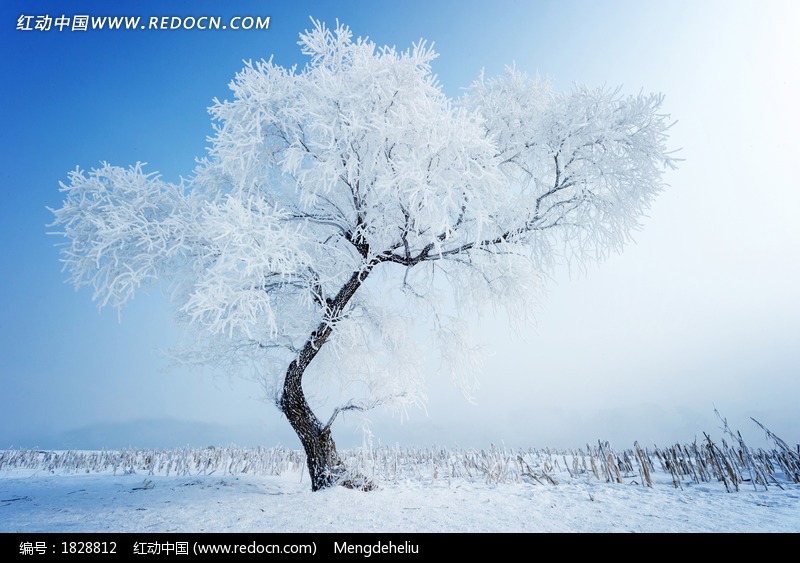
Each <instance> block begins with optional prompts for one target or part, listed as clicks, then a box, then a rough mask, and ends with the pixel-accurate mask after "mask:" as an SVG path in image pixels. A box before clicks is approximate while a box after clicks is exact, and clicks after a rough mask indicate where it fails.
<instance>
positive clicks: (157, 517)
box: [0, 468, 800, 533]
mask: <svg viewBox="0 0 800 563" xmlns="http://www.w3.org/2000/svg"><path fill="white" fill-rule="evenodd" d="M558 481H559V482H558V484H557V485H552V484H549V483H541V484H540V483H535V482H533V481H531V482H501V483H495V484H492V483H487V482H485V481H481V480H479V479H472V480H470V479H463V478H458V479H455V478H452V479H447V478H439V479H434V480H431V479H413V478H403V479H400V480H391V479H390V480H385V481H379V488H378V489H377V490H375V491H372V492H361V491H355V490H351V489H345V488H342V487H336V488H333V489H330V490H326V491H322V492H317V493H313V492H311V491H310V487H309V482H308V477H307V475H305V474H304V472H302V471H301V470H299V469H297V470H294V471H289V472H286V473H282V474H281V475H271V476H260V475H250V474H239V475H219V474H211V475H183V476H175V475H174V474H173V475H169V476H168V475H163V474H161V475H158V474H154V475H149V474H147V472H138V471H137V472H135V473H128V474H125V473H124V472H121V471H117V472H116V474H115V473H114V472H113V471H105V472H100V473H85V472H84V473H82V474H80V473H78V474H76V473H63V472H62V473H59V472H56V473H55V474H52V473H50V472H49V471H44V470H42V469H24V468H11V469H5V470H3V471H0V532H25V533H31V532H64V533H83V532H290V533H291V532H338V533H346V532H406V533H410V532H776V533H797V532H800V485H797V484H791V483H782V484H781V486H782V487H783V488H782V489H781V488H780V487H778V486H770V487H769V488H768V489H767V490H764V489H763V488H761V489H760V490H758V491H756V490H755V488H754V487H753V486H752V485H750V484H747V483H743V484H741V487H740V490H739V491H738V492H730V493H728V492H726V490H725V487H724V485H723V484H722V483H721V482H708V483H684V484H683V488H682V489H676V488H674V487H673V486H672V483H671V481H669V480H668V479H666V477H665V476H664V475H660V476H654V481H655V483H654V486H653V487H646V486H643V485H641V484H640V483H639V482H638V480H637V479H634V478H626V479H624V483H622V484H620V483H607V482H604V481H602V480H598V479H596V478H595V477H594V476H592V475H585V476H582V477H573V478H570V477H569V476H568V475H567V476H566V478H564V477H562V476H559V479H558Z"/></svg>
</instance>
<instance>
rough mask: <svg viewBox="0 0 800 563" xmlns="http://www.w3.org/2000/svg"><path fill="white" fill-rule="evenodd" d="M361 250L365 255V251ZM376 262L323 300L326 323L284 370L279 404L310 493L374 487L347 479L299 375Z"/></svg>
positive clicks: (357, 273)
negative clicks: (299, 450)
mask: <svg viewBox="0 0 800 563" xmlns="http://www.w3.org/2000/svg"><path fill="white" fill-rule="evenodd" d="M362 250H363V252H364V253H366V252H367V250H368V249H366V248H365V249H362ZM379 262H380V260H379V259H373V260H372V261H371V262H369V263H368V264H366V265H365V267H363V268H361V269H359V270H357V271H355V272H353V274H352V275H351V276H350V279H349V280H348V281H347V282H346V283H345V284H344V286H342V288H341V289H340V290H339V292H338V293H337V294H336V296H335V297H334V298H333V299H327V300H326V301H325V306H326V314H327V315H326V316H327V317H328V319H330V320H329V321H323V322H322V323H320V325H319V327H317V330H315V331H314V332H312V333H311V335H310V336H309V338H308V340H307V341H306V343H305V345H304V346H303V349H302V350H301V351H300V353H299V354H298V356H297V359H295V360H293V361H292V363H291V364H289V368H288V369H287V370H286V379H285V380H284V382H283V392H282V393H281V398H280V403H279V404H280V408H281V411H282V412H283V414H285V415H286V418H287V419H288V420H289V424H291V425H292V428H294V431H295V432H296V433H297V436H298V437H299V438H300V442H301V443H302V444H303V449H304V450H305V452H306V464H307V465H308V473H309V475H310V476H311V489H312V490H314V491H319V490H320V489H325V488H328V487H332V486H334V485H338V484H341V485H345V486H348V487H351V488H358V489H362V490H372V489H373V488H374V485H373V484H372V482H371V481H369V480H368V479H365V478H364V477H361V476H358V477H347V474H346V471H345V466H344V463H342V461H341V459H340V458H339V455H338V454H337V453H336V444H335V443H334V442H333V436H332V435H331V429H330V426H329V425H323V424H322V423H321V422H320V421H319V419H318V418H317V416H316V415H315V414H314V411H312V410H311V407H310V406H309V405H308V402H307V401H306V396H305V393H303V374H304V373H305V371H306V368H307V367H308V365H309V364H310V363H311V361H312V360H313V359H314V358H315V357H316V356H317V353H319V350H320V348H321V347H322V346H323V345H324V344H325V342H327V340H328V338H329V337H330V335H331V333H332V332H333V325H334V322H335V321H337V320H339V319H340V318H341V315H342V312H343V311H344V310H345V306H346V305H347V303H348V302H349V301H350V299H351V298H352V297H353V295H354V294H355V292H356V291H357V290H358V288H359V287H361V284H362V283H363V282H364V280H365V279H366V278H367V276H368V275H369V273H370V272H371V271H372V268H374V267H375V265H377V264H378V263H379ZM329 424H330V423H329Z"/></svg>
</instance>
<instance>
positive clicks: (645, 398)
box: [0, 0, 800, 448]
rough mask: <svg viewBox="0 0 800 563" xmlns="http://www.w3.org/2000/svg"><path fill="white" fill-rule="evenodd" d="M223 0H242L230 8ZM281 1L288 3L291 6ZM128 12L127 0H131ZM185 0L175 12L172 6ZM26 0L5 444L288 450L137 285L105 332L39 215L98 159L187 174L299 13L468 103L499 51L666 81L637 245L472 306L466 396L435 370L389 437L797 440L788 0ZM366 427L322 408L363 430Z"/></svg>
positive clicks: (102, 317) (798, 226) (522, 60)
mask: <svg viewBox="0 0 800 563" xmlns="http://www.w3.org/2000/svg"><path fill="white" fill-rule="evenodd" d="M229 5H235V8H231V7H229ZM289 5H291V7H288V6H289ZM125 6H127V7H125ZM165 6H177V7H172V8H169V7H165ZM220 6H221V4H220V3H218V2H203V1H196V2H169V3H164V2H153V1H142V2H136V3H133V2H130V3H108V2H80V1H77V2H68V3H65V2H38V1H36V0H30V1H24V2H22V1H12V2H3V3H2V6H0V30H1V31H0V41H2V48H3V53H4V55H3V58H2V62H0V64H2V75H1V76H2V79H3V88H2V89H0V102H2V107H3V109H4V110H5V111H4V114H5V115H4V121H5V128H4V133H3V135H2V136H0V145H2V152H0V154H2V158H3V162H2V164H3V167H2V169H3V172H4V173H3V175H2V178H3V187H2V190H3V196H4V204H3V205H2V206H0V214H1V216H0V229H1V230H2V233H1V234H0V244H1V245H2V256H3V265H4V268H3V275H2V276H1V277H0V308H1V310H2V315H3V317H2V318H3V323H2V326H0V388H1V389H2V397H3V399H2V408H0V448H2V447H9V446H20V447H33V446H39V447H71V448H88V447H109V448H116V447H123V446H128V445H130V446H137V447H150V446H181V445H186V444H190V445H192V446H205V445H208V444H212V443H237V444H240V445H257V444H261V445H265V446H272V445H276V444H282V445H285V446H289V447H299V442H298V441H297V440H296V438H295V437H294V436H293V434H292V432H291V430H290V428H289V426H288V423H287V422H286V421H285V420H284V419H282V418H281V417H280V416H279V415H278V412H277V410H276V409H275V408H274V407H273V406H272V405H271V404H268V403H264V402H262V401H261V400H260V395H261V390H260V388H259V387H258V386H257V385H256V384H254V383H252V382H249V381H245V380H241V379H232V380H227V379H218V378H213V377H211V376H210V375H208V374H203V373H198V372H196V371H193V370H188V369H185V368H178V369H170V368H169V361H168V360H167V359H165V357H164V355H163V354H161V353H160V352H159V350H166V349H168V348H169V347H170V346H173V345H175V344H176V343H177V342H178V341H179V340H180V338H181V330H180V328H179V327H177V326H175V324H174V323H173V321H172V316H171V312H170V304H169V302H168V300H167V299H166V298H165V297H164V296H162V295H160V294H159V293H158V292H153V293H151V294H150V295H139V296H137V298H136V299H135V300H134V302H133V303H131V304H129V306H127V307H126V308H125V309H124V310H123V314H122V319H121V322H119V320H118V318H117V315H116V312H115V311H113V310H104V311H102V312H98V310H97V307H96V306H95V304H94V303H93V302H92V300H91V291H89V290H82V291H79V292H75V291H74V289H73V288H72V287H71V286H69V285H67V284H66V283H64V280H65V279H66V275H65V274H64V273H63V272H61V265H60V263H59V261H58V260H59V256H58V249H57V248H56V247H55V244H56V243H57V242H58V237H56V236H48V235H47V234H46V233H47V231H48V229H47V227H46V225H47V223H49V222H50V221H51V218H52V216H51V214H50V212H49V211H48V210H47V207H53V208H55V207H59V206H60V205H61V201H62V197H61V194H60V193H59V191H58V190H59V184H58V183H59V181H66V176H67V173H68V172H69V171H71V170H73V169H75V167H76V166H80V167H81V168H83V169H85V170H88V169H90V168H92V167H97V166H99V165H100V163H101V161H108V162H110V163H111V164H115V165H119V166H127V165H129V164H133V163H135V162H137V161H143V162H147V163H149V166H148V170H158V171H160V172H161V173H162V174H163V176H164V177H165V178H166V179H167V180H173V181H177V180H178V179H179V177H180V176H181V175H189V174H190V173H191V171H192V169H193V167H194V158H195V157H197V156H202V155H204V151H205V147H206V137H207V136H208V135H209V134H211V121H210V118H209V116H208V114H207V111H206V109H207V107H208V106H209V105H210V104H211V100H212V98H214V97H219V98H220V99H223V98H225V97H228V92H229V91H228V90H227V84H228V83H229V82H230V80H231V79H232V78H233V76H234V74H235V73H236V72H237V71H238V70H240V69H241V67H242V60H245V59H261V58H269V57H270V55H273V54H274V56H275V61H276V62H277V63H278V64H281V65H283V66H291V65H292V64H295V63H297V64H303V63H304V60H303V57H302V55H301V53H300V52H299V48H298V46H297V44H296V42H297V35H298V33H299V32H301V31H302V30H304V29H305V28H307V27H308V26H309V16H313V17H315V18H318V19H321V20H323V21H327V22H329V23H330V24H334V23H335V21H336V19H337V18H338V20H339V21H341V22H343V23H346V24H347V25H349V26H350V27H351V28H352V30H353V32H354V33H355V35H357V36H358V35H361V36H369V37H370V38H371V39H372V40H374V41H375V42H376V43H378V44H379V45H383V44H390V45H396V46H397V47H399V48H402V49H405V48H406V47H408V46H410V45H411V43H412V42H414V41H417V40H419V39H420V38H425V39H427V40H429V41H433V42H434V43H435V46H436V50H437V51H438V52H439V53H440V57H439V59H438V60H437V61H436V62H435V65H434V71H435V73H436V74H437V75H438V77H439V79H440V81H441V82H442V84H443V86H444V89H445V91H446V92H447V93H448V94H449V95H451V96H458V95H459V92H460V88H462V87H466V86H468V85H469V83H470V82H471V81H472V80H474V79H475V78H477V77H478V75H479V73H480V71H481V69H485V73H486V75H487V76H492V75H496V74H499V73H501V72H502V71H503V68H504V66H505V65H510V64H515V65H516V67H517V68H518V69H521V70H524V71H526V72H528V73H530V74H536V73H539V74H540V75H542V76H547V77H549V78H550V79H551V80H552V82H553V84H554V86H555V89H557V90H564V89H569V88H570V87H571V86H572V84H573V83H575V82H578V83H585V84H586V85H588V86H600V85H604V84H605V85H607V86H610V87H613V86H617V85H621V86H622V89H623V92H624V93H632V94H635V93H638V92H639V91H640V90H643V91H645V92H650V91H659V92H663V93H664V94H665V96H666V99H665V103H664V108H665V110H666V111H667V112H669V113H670V114H671V115H672V117H673V118H674V119H675V120H676V121H677V123H676V125H675V126H674V127H673V129H672V136H671V141H670V145H671V146H672V147H674V148H676V149H678V148H679V149H680V152H679V155H678V156H680V157H681V158H683V159H684V161H683V162H681V163H680V167H679V169H678V170H677V171H673V172H669V173H668V175H667V178H666V179H667V182H668V183H669V184H670V186H669V188H668V189H667V190H666V191H665V192H664V193H663V194H662V195H661V196H660V197H659V198H658V199H657V201H656V202H655V204H654V206H653V207H652V209H651V211H650V214H649V217H647V218H646V219H645V220H644V222H643V223H644V226H643V229H642V231H641V232H638V233H636V235H635V242H634V243H632V244H630V245H629V246H628V247H627V248H626V249H625V250H624V252H622V253H621V254H618V255H615V256H612V257H611V258H610V259H609V260H608V261H606V262H605V263H603V264H601V265H599V266H596V267H595V266H593V267H590V268H588V270H587V271H586V272H582V273H581V272H572V273H571V274H570V273H569V272H568V271H567V270H566V269H564V270H562V272H561V273H560V274H559V275H557V276H556V278H555V279H554V280H553V281H552V283H551V284H550V285H549V295H548V296H547V298H546V300H544V301H543V302H542V304H541V307H540V311H539V312H538V313H537V315H536V318H537V325H536V326H535V327H531V328H529V329H525V330H522V331H519V332H517V333H515V332H514V331H512V330H511V329H510V328H509V327H508V323H507V322H506V319H505V318H504V316H502V315H498V316H497V317H494V316H492V315H485V316H483V317H481V318H476V319H475V323H476V333H477V339H478V340H479V341H480V342H481V343H482V344H483V345H484V346H485V348H486V351H487V353H488V355H487V359H486V362H485V365H484V369H483V373H482V375H481V376H480V381H481V387H480V389H479V390H478V391H477V393H476V395H475V404H471V403H469V402H467V401H466V400H465V399H464V398H463V396H462V395H461V394H460V392H459V391H458V390H457V389H456V388H455V387H454V386H453V384H452V383H451V382H449V381H437V380H434V379H430V380H429V383H430V388H429V401H428V406H427V412H425V411H410V412H409V413H408V414H409V418H408V419H407V420H404V421H401V420H399V419H398V418H392V417H390V416H388V415H386V414H384V413H382V412H380V411H374V412H371V413H369V415H368V418H369V420H370V421H371V425H370V428H371V432H372V439H373V440H374V441H375V442H378V441H380V442H382V443H388V444H394V443H400V444H443V445H462V446H477V447H481V446H487V445H488V444H489V443H495V444H499V443H505V444H508V445H511V446H537V447H545V446H553V447H573V446H580V445H582V444H585V443H587V442H591V443H594V442H596V440H597V439H604V440H610V441H611V443H612V444H613V445H619V446H626V447H627V446H630V445H632V444H633V441H634V440H638V441H639V442H640V443H641V444H653V443H656V444H659V445H665V444H667V443H669V442H687V441H692V440H694V439H695V438H696V437H697V438H701V439H702V432H703V431H706V432H711V433H716V434H717V435H719V434H720V432H719V429H718V426H719V422H718V420H717V419H716V418H715V416H714V407H716V408H717V409H719V410H720V412H721V413H722V414H723V415H725V416H727V417H728V419H729V422H730V423H731V426H733V427H734V429H739V430H741V431H742V433H743V435H744V436H745V439H747V440H748V441H752V442H754V443H757V442H759V441H760V440H761V438H762V435H761V432H760V431H759V430H758V428H757V427H756V426H755V425H754V424H752V423H751V422H750V420H749V417H755V418H757V419H758V420H760V421H761V422H763V423H764V424H765V425H766V426H768V427H770V428H771V429H772V430H773V431H775V432H776V433H777V434H779V435H781V436H782V437H783V438H784V439H785V440H786V441H787V442H789V443H792V444H794V443H797V442H799V441H800V410H799V409H798V408H797V406H798V397H800V296H799V295H798V288H800V259H799V258H800V219H799V218H798V212H799V210H800V190H799V189H798V185H797V182H798V177H800V173H798V163H797V153H798V149H799V148H800V141H798V131H800V109H799V106H798V100H800V64H798V60H797V53H800V45H798V39H797V38H796V37H797V29H799V28H800V4H798V3H797V2H794V1H790V0H786V1H778V0H758V1H736V2H730V1H715V2H712V1H703V2H695V1H669V2H649V1H641V0H637V1H612V0H607V1H600V0H596V1H558V2H556V1H526V2H510V1H498V0H495V1H492V2H477V1H472V2H470V1H459V2H438V1H437V2H430V1H426V2H416V1H410V2H403V3H401V4H396V5H395V4H389V3H385V2H347V1H341V2H304V1H302V0H299V1H296V2H292V3H288V2H269V1H252V2H249V1H242V2H232V3H226V4H225V7H224V8H221V7H220ZM62 13H64V14H66V15H74V14H86V15H91V16H102V15H126V16H141V17H143V18H149V17H150V16H154V15H158V16H161V15H181V16H190V15H191V16H195V17H199V16H203V15H214V16H217V15H218V16H223V19H226V18H230V17H232V16H236V15H239V16H262V17H263V16H270V17H271V21H270V28H269V30H266V31H264V30H260V31H259V30H251V31H243V30H239V31H234V30H225V31H222V30H214V31H198V30H194V31H175V30H173V31H121V30H118V31H86V32H72V31H68V30H65V31H63V32H59V31H57V30H50V31H46V32H45V31H28V32H25V31H16V30H15V27H16V23H17V20H18V18H19V16H20V15H34V16H38V15H50V16H52V17H56V16H58V15H61V14H62ZM362 422H363V421H362V420H361V419H360V418H359V417H357V416H348V418H346V419H345V420H343V421H339V422H337V424H336V426H335V427H334V432H335V437H336V438H337V439H338V442H339V443H340V445H354V444H360V443H361V441H362V438H363V432H362Z"/></svg>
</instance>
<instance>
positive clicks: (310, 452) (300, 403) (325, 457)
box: [280, 362, 344, 491]
mask: <svg viewBox="0 0 800 563" xmlns="http://www.w3.org/2000/svg"><path fill="white" fill-rule="evenodd" d="M303 371H304V370H301V369H300V368H298V364H297V362H292V363H291V364H290V365H289V369H288V370H287V373H286V380H285V381H284V384H283V394H282V395H281V401H280V407H281V411H283V414H285V415H286V418H287V419H288V420H289V424H291V425H292V428H293V429H294V431H295V432H296V433H297V436H298V437H299V438H300V442H301V443H302V444H303V449H304V450H305V452H306V464H307V465H308V473H309V475H310V476H311V490H312V491H319V490H320V489H325V488H328V487H332V486H334V485H337V484H339V482H340V480H341V479H342V477H343V474H344V466H343V464H342V462H341V460H340V459H339V456H338V454H337V453H336V444H335V443H334V441H333V436H332V435H331V429H330V428H326V427H324V426H323V425H322V423H321V422H320V421H319V419H318V418H317V417H316V415H315V414H314V412H313V411H312V410H311V407H309V405H308V402H307V401H306V397H305V394H304V393H303V386H302V376H303Z"/></svg>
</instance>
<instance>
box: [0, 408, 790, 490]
mask: <svg viewBox="0 0 800 563" xmlns="http://www.w3.org/2000/svg"><path fill="white" fill-rule="evenodd" d="M720 418H721V417H720ZM722 421H723V422H724V428H723V430H724V432H725V435H726V436H728V437H729V438H731V439H732V442H731V443H730V444H729V443H728V442H727V441H726V440H725V439H722V440H720V441H719V442H715V441H714V440H712V438H711V437H710V436H709V435H708V434H704V436H705V439H704V440H703V441H702V442H701V443H699V444H698V443H697V442H694V443H692V444H684V445H681V444H675V445H672V446H669V447H666V448H659V447H655V446H654V447H653V448H642V447H641V446H640V445H639V443H638V442H635V443H634V445H633V448H631V449H623V450H616V449H614V448H613V447H612V446H611V444H609V443H608V442H602V441H598V443H597V445H596V446H590V445H588V444H587V445H586V448H585V449H583V448H581V449H577V450H569V451H556V450H552V449H549V448H546V449H533V448H531V449H524V450H514V449H509V448H505V447H498V446H495V445H491V446H490V447H489V448H488V449H481V450H471V449H457V450H452V449H448V448H444V447H400V446H395V447H386V446H377V447H364V448H359V449H354V450H345V451H343V452H340V453H341V454H342V455H343V456H344V458H345V461H346V463H347V466H348V467H350V468H352V469H353V471H354V472H357V473H358V474H360V475H365V476H367V477H368V478H369V479H371V480H373V481H374V482H376V483H381V482H384V483H392V482H400V481H408V480H413V481H421V482H433V481H440V480H446V481H448V482H453V481H457V480H467V481H473V482H474V481H482V482H485V483H488V484H496V483H529V484H537V485H558V483H559V482H560V481H568V480H580V479H583V480H591V479H595V480H600V481H604V482H607V483H614V484H634V485H641V486H646V487H653V486H658V485H666V486H669V485H671V486H673V487H675V488H681V489H682V488H683V487H684V486H686V485H687V484H692V483H694V484H700V483H719V484H721V485H722V486H724V487H725V489H726V490H727V491H728V492H736V491H739V490H741V488H742V487H753V488H755V489H756V490H766V489H768V488H769V487H770V486H777V487H779V488H783V485H784V484H789V483H794V484H797V483H800V447H798V450H797V451H796V450H793V449H792V448H791V447H790V446H789V445H788V444H787V443H786V442H784V441H783V440H781V439H780V438H778V437H777V436H775V435H774V434H773V433H772V432H770V431H769V430H768V429H767V428H766V427H764V426H763V425H762V424H761V423H759V422H758V421H755V420H754V422H755V423H756V424H757V425H758V426H759V427H760V428H761V429H762V430H763V431H765V432H766V433H767V436H768V437H769V438H770V440H771V441H772V442H773V443H774V445H775V447H774V448H773V449H770V450H765V449H761V448H759V449H754V448H751V447H749V446H748V445H747V444H746V443H745V441H744V440H743V439H742V436H741V433H739V432H735V433H734V432H733V431H731V430H730V429H729V428H728V425H727V422H726V421H725V420H724V419H722ZM13 468H26V469H35V470H40V471H44V472H47V473H51V474H74V473H101V472H108V471H111V472H113V473H114V474H132V473H137V474H144V475H167V476H168V475H178V476H193V475H239V474H250V475H281V474H285V473H298V472H299V473H302V472H304V471H305V457H304V455H303V453H302V452H300V451H296V450H287V449H282V448H238V447H225V448H213V447H210V448H203V449H192V448H184V449H172V450H140V449H128V450H119V451H42V450H4V451H0V471H2V470H8V469H13Z"/></svg>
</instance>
